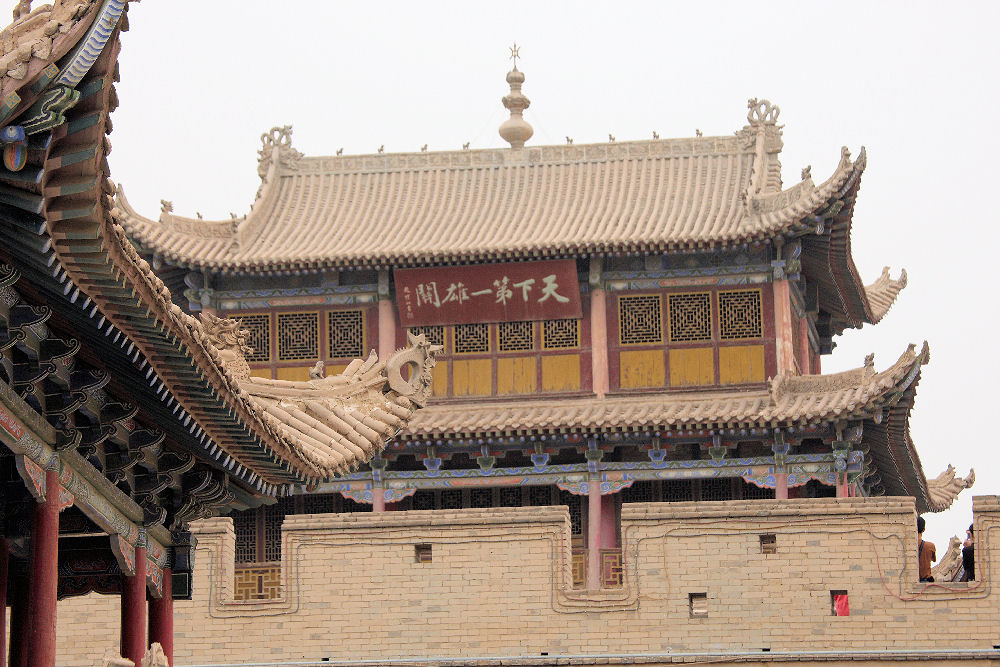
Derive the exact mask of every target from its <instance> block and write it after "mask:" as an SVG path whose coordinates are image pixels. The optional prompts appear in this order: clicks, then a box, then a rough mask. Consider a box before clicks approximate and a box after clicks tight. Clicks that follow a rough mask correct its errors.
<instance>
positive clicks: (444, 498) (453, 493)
mask: <svg viewBox="0 0 1000 667" xmlns="http://www.w3.org/2000/svg"><path fill="white" fill-rule="evenodd" d="M441 509H443V510H460V509H462V492H461V491H459V490H458V489H450V490H448V491H442V492H441Z"/></svg>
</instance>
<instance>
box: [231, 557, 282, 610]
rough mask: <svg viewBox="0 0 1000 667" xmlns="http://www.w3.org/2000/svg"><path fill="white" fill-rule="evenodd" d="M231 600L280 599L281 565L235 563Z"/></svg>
mask: <svg viewBox="0 0 1000 667" xmlns="http://www.w3.org/2000/svg"><path fill="white" fill-rule="evenodd" d="M235 575H236V576H235V577H234V586H233V599H234V600H236V601H241V600H242V601H248V600H276V599H278V598H280V597H281V563H237V564H236V569H235Z"/></svg>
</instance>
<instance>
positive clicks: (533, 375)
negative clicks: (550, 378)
mask: <svg viewBox="0 0 1000 667" xmlns="http://www.w3.org/2000/svg"><path fill="white" fill-rule="evenodd" d="M536 369H537V367H536V366H535V358H534V357H501V358H499V359H497V393H498V394H531V393H533V392H534V391H535V389H536V385H537V384H538V382H537V370H536Z"/></svg>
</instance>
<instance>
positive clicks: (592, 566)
mask: <svg viewBox="0 0 1000 667" xmlns="http://www.w3.org/2000/svg"><path fill="white" fill-rule="evenodd" d="M587 500H588V508H587V509H588V512H587V588H589V589H590V590H596V589H598V588H600V587H601V505H602V503H601V478H600V477H593V476H592V477H591V478H590V482H589V485H588V488H587Z"/></svg>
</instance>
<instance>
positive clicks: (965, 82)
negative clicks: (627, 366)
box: [110, 0, 1000, 554]
mask: <svg viewBox="0 0 1000 667" xmlns="http://www.w3.org/2000/svg"><path fill="white" fill-rule="evenodd" d="M129 21H130V24H131V30H130V31H129V32H128V33H126V34H125V35H124V36H123V52H122V55H121V58H120V61H121V66H120V71H121V82H120V83H119V84H118V86H117V87H118V93H119V98H120V100H121V105H120V107H119V108H118V110H117V111H116V112H115V113H114V115H113V122H114V133H113V134H112V135H111V140H112V143H113V146H114V150H113V152H112V154H111V156H110V162H111V168H112V175H113V178H114V179H115V180H116V181H118V182H119V183H121V184H122V185H123V186H124V189H125V192H126V193H127V195H128V199H129V201H130V202H131V204H132V205H133V206H134V207H135V208H136V209H137V210H138V211H139V212H140V213H142V214H144V215H147V216H149V217H152V218H155V217H157V216H158V215H159V210H160V204H159V201H160V199H166V200H170V201H172V202H173V204H174V210H175V212H176V213H178V214H180V215H190V216H194V215H195V213H196V212H201V213H202V214H203V215H204V217H205V218H207V219H211V218H228V217H229V213H230V212H235V213H237V214H239V215H243V214H244V213H246V212H247V211H248V210H249V207H250V204H251V202H252V201H253V197H254V193H255V192H256V190H257V186H258V185H259V178H258V176H257V149H258V148H259V147H260V135H261V133H262V132H264V131H266V130H268V129H269V128H271V127H273V126H276V125H285V124H291V125H293V127H294V135H293V146H294V147H295V148H297V149H298V150H300V151H302V152H303V153H305V154H306V155H332V154H334V153H335V152H336V151H337V150H338V149H339V148H343V149H344V153H345V154H356V153H374V152H375V151H376V150H377V148H378V147H379V146H380V145H384V146H385V150H386V152H409V151H418V150H419V148H420V146H422V145H423V144H425V143H426V144H428V145H429V150H455V149H458V148H460V147H461V145H462V144H463V143H465V142H471V145H472V148H491V147H501V146H506V145H507V144H506V143H505V142H504V141H503V140H502V139H501V138H500V137H499V135H498V134H497V128H498V126H499V125H500V123H501V122H503V120H504V119H505V118H506V117H507V113H506V110H505V109H504V108H503V107H502V105H501V103H500V98H501V97H502V96H503V95H505V94H506V93H507V92H508V87H507V84H506V83H505V81H504V76H505V74H506V72H507V71H508V70H509V69H510V60H509V59H508V57H509V47H510V45H511V43H512V42H514V41H517V43H518V45H519V46H520V47H521V60H520V61H519V69H521V70H522V71H523V72H524V73H525V76H526V81H525V84H524V89H523V92H524V93H525V94H526V95H527V96H528V97H529V98H530V99H531V107H530V109H528V111H527V112H525V119H526V120H527V121H528V122H530V123H531V124H532V125H533V126H534V129H535V136H534V137H533V138H532V139H531V140H530V141H529V142H528V143H529V145H543V144H561V143H564V142H565V137H566V136H570V137H572V138H573V139H574V140H575V142H576V143H578V144H580V143H590V142H603V141H606V140H607V137H608V134H609V133H612V134H614V135H615V137H617V139H618V140H619V141H627V140H633V139H648V138H651V137H652V132H653V131H654V130H655V131H657V132H659V134H660V136H661V137H663V138H668V137H690V136H694V134H695V130H696V129H699V130H701V131H702V132H703V133H704V134H705V136H709V135H728V134H731V133H732V132H735V131H736V130H739V129H740V128H741V127H742V126H743V125H745V124H746V101H747V99H748V98H751V97H758V98H767V99H769V100H771V101H772V102H774V103H775V104H777V105H779V106H780V108H781V117H780V119H779V123H783V124H785V126H786V127H785V131H784V141H785V147H784V151H783V152H782V155H781V161H782V164H783V167H784V181H785V187H789V186H791V185H794V184H795V183H797V182H798V181H799V171H800V170H801V168H802V167H805V166H806V165H811V166H812V175H813V179H814V180H815V181H816V182H817V183H819V182H821V181H823V180H825V179H826V178H828V177H829V176H830V175H831V174H832V173H833V170H834V168H835V166H836V164H837V161H838V160H839V157H840V148H841V146H845V145H846V146H848V147H849V148H850V150H851V152H852V154H853V155H854V156H856V155H857V153H858V151H859V150H860V148H861V146H865V147H866V148H867V150H868V158H869V159H868V168H867V170H866V171H865V174H864V176H863V178H862V185H861V191H860V194H859V197H858V203H857V206H856V209H855V213H854V231H853V235H852V244H853V253H854V259H855V262H856V264H857V266H858V270H859V272H860V274H861V276H862V278H863V280H864V281H865V282H870V281H872V280H874V279H875V278H876V277H878V275H879V273H880V272H881V270H882V267H883V266H890V267H892V275H893V277H896V276H898V274H899V271H900V269H901V268H906V270H907V273H908V276H909V285H908V287H907V288H906V289H905V290H904V291H903V292H902V293H901V295H900V297H899V300H898V301H897V303H896V305H895V306H894V307H893V308H892V310H891V311H890V312H889V314H888V315H887V316H886V318H885V319H884V320H883V321H882V322H881V323H880V324H879V325H877V326H874V327H872V326H866V327H864V329H863V330H860V331H851V332H849V333H847V334H845V335H843V336H841V337H839V338H838V339H837V343H838V345H837V348H836V350H835V351H834V353H833V354H832V355H830V356H827V357H825V358H824V363H823V370H824V371H825V372H833V371H839V370H845V369H849V368H854V367H857V366H860V365H862V363H863V361H864V357H865V355H866V354H868V353H869V352H874V353H875V364H876V368H877V369H879V370H882V369H884V368H885V367H886V366H888V365H889V364H891V363H892V362H894V361H895V360H896V359H897V358H898V357H899V355H900V354H901V353H902V352H903V351H904V350H905V349H906V346H907V344H909V343H911V342H913V343H917V344H918V345H919V344H920V343H921V342H922V341H924V340H927V341H929V343H930V349H931V363H930V364H929V365H928V366H927V367H925V369H924V371H923V377H922V379H921V382H920V389H919V391H918V396H917V401H916V407H915V409H914V413H913V416H912V421H911V430H912V435H913V438H914V441H915V442H916V445H917V450H918V452H919V454H920V457H921V460H922V462H923V466H924V470H925V472H926V474H927V476H928V477H934V476H936V475H937V474H938V473H939V472H941V471H943V470H944V469H945V467H946V466H947V465H948V464H949V463H950V464H953V465H954V466H955V467H956V468H957V469H958V473H959V475H961V476H965V475H966V474H968V471H969V469H970V468H971V467H975V469H976V478H977V479H976V484H975V487H974V488H973V489H972V490H971V491H966V492H963V493H962V495H961V496H960V498H959V500H958V501H957V502H956V503H955V505H954V506H953V508H952V509H951V510H950V511H948V512H945V513H941V514H930V515H927V517H926V518H927V520H928V533H927V537H928V538H929V539H931V540H933V541H935V542H936V543H937V544H938V547H939V548H938V553H939V554H941V553H943V551H944V548H945V546H946V545H947V541H948V537H949V536H950V535H960V536H963V537H964V530H965V527H966V526H967V525H968V524H969V523H970V522H971V516H972V510H971V504H972V503H971V498H972V495H973V494H976V495H981V494H998V493H1000V478H998V475H997V470H998V464H1000V454H998V452H997V447H996V445H995V442H994V438H995V436H993V435H990V434H991V433H993V431H994V425H993V424H992V422H991V421H990V420H989V419H987V417H989V416H990V415H992V414H995V413H996V411H997V410H998V406H997V403H996V384H995V378H996V377H997V371H998V368H997V366H998V363H997V355H996V353H995V352H994V348H995V347H996V342H995V341H994V340H993V334H994V333H996V331H997V325H998V319H1000V318H998V315H997V309H996V305H995V298H994V292H995V289H996V288H995V286H996V284H997V277H996V266H997V263H998V255H997V250H996V245H997V241H998V237H1000V232H998V223H1000V220H998V216H997V213H996V211H997V207H996V203H995V198H996V194H997V188H996V185H995V181H996V178H997V175H998V170H997V156H998V155H1000V151H998V148H1000V146H998V144H1000V140H998V133H997V130H996V117H997V113H996V109H997V102H998V93H997V81H998V71H997V70H998V63H1000V40H997V39H996V35H995V31H996V27H997V26H998V25H1000V3H995V2H979V3H962V2H952V3H947V4H943V3H940V2H934V3H931V2H914V1H909V2H849V1H842V2H836V3H833V2H808V3H807V2H788V3H780V2H774V3H762V2H756V3H746V2H739V3H737V2H685V3H683V4H682V3H671V2H656V3H652V2H650V3H641V2H619V3H616V4H612V3H588V2H572V3H571V2H511V1H508V2H492V3H486V2H450V3H449V2H419V3H415V2H405V3H404V2H387V1H384V0H383V1H381V2H378V3H374V2H368V3H361V2H358V3H353V4H346V3H334V2H327V1H316V0H313V1H311V2H293V1H291V0H286V1H285V2H281V3H278V2H274V1H273V0H267V1H264V0H240V1H239V2H237V1H235V0H211V1H206V0H198V1H195V0H169V1H161V2H154V1H152V0H148V1H147V2H143V3H141V4H133V5H131V7H130V10H129ZM358 233H361V234H363V233H364V230H360V229H359V230H358Z"/></svg>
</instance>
